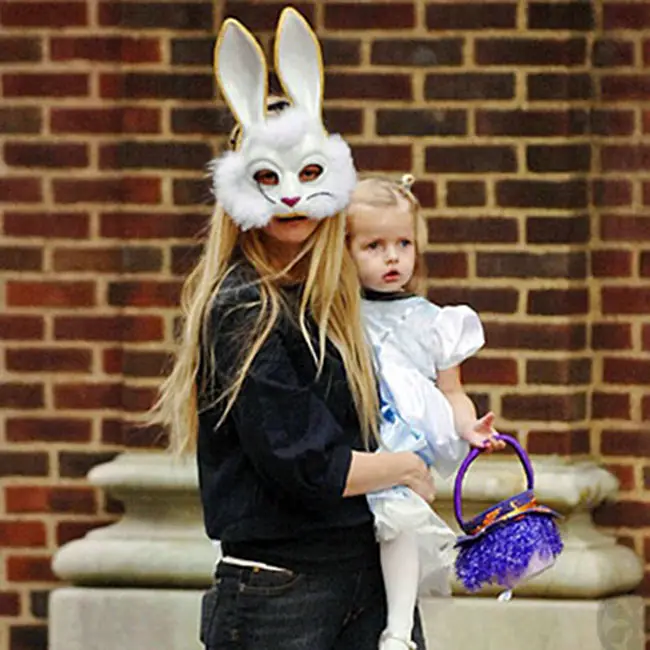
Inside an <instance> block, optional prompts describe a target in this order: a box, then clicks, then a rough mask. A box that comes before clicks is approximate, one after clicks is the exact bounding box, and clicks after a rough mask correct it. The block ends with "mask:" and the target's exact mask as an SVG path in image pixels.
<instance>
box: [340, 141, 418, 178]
mask: <svg viewBox="0 0 650 650" xmlns="http://www.w3.org/2000/svg"><path fill="white" fill-rule="evenodd" d="M352 153H353V156H354V160H355V163H356V166H357V168H358V169H360V170H362V171H393V172H398V171H402V170H404V169H410V168H411V166H412V152H411V146H410V145H386V144H384V145H372V144H366V145H354V146H353V147H352Z"/></svg>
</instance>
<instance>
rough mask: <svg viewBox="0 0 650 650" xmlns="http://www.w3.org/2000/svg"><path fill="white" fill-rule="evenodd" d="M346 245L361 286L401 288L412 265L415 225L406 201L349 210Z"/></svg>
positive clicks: (391, 289) (406, 280)
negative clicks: (378, 206)
mask: <svg viewBox="0 0 650 650" xmlns="http://www.w3.org/2000/svg"><path fill="white" fill-rule="evenodd" d="M348 220H349V228H348V230H349V239H348V241H349V248H350V253H351V255H352V258H353V259H354V263H355V264H356V267H357V272H358V274H359V280H360V282H361V284H362V286H363V287H365V288H366V289H372V290H374V291H383V292H389V291H401V290H402V289H403V288H404V285H405V284H406V283H407V282H408V281H409V280H410V279H411V276H412V275H413V269H414V267H415V256H416V250H415V226H414V223H413V215H412V214H411V212H410V211H409V209H408V205H407V203H406V202H405V201H404V202H402V201H400V203H399V204H398V205H396V206H386V207H385V208H375V207H370V206H367V205H357V206H352V207H351V209H350V211H349V212H348Z"/></svg>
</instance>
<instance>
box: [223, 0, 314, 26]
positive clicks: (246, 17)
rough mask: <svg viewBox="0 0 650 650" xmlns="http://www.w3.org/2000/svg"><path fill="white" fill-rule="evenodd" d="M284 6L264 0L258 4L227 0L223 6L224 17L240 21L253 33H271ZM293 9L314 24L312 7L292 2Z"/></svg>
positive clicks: (311, 5) (284, 4)
mask: <svg viewBox="0 0 650 650" xmlns="http://www.w3.org/2000/svg"><path fill="white" fill-rule="evenodd" d="M285 6H286V3H284V2H274V1H273V0H264V2H262V3H260V2H257V1H256V0H252V1H251V2H242V1H241V0H229V1H228V2H226V4H225V8H224V15H225V16H232V17H233V18H237V20H239V21H241V22H242V23H243V24H244V25H246V27H248V29H250V30H253V31H255V32H263V31H267V32H268V31H272V30H275V27H276V25H277V22H278V18H279V17H280V13H281V11H282V10H283V9H284V7H285ZM291 6H292V7H295V8H296V9H297V10H298V11H299V12H300V13H301V14H302V15H303V16H304V17H305V18H306V19H307V21H309V23H310V24H312V25H313V24H314V5H313V3H311V2H310V3H307V2H292V3H291Z"/></svg>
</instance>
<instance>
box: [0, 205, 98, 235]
mask: <svg viewBox="0 0 650 650" xmlns="http://www.w3.org/2000/svg"><path fill="white" fill-rule="evenodd" d="M4 231H5V234H6V235H10V236H11V237H30V238H31V237H46V238H48V239H52V238H56V237H61V238H63V239H86V238H87V237H88V235H89V233H90V228H89V223H88V215H87V214H85V213H83V212H50V213H46V212H36V213H34V212H9V211H7V212H5V215H4Z"/></svg>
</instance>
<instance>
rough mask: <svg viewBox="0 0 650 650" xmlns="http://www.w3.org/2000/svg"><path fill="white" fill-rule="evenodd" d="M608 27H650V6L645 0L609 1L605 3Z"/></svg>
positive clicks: (604, 12) (605, 22)
mask: <svg viewBox="0 0 650 650" xmlns="http://www.w3.org/2000/svg"><path fill="white" fill-rule="evenodd" d="M603 25H604V27H605V28H606V29H636V30H639V29H644V28H646V27H650V7H648V5H647V4H646V3H643V2H608V3H606V4H604V5H603Z"/></svg>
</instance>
